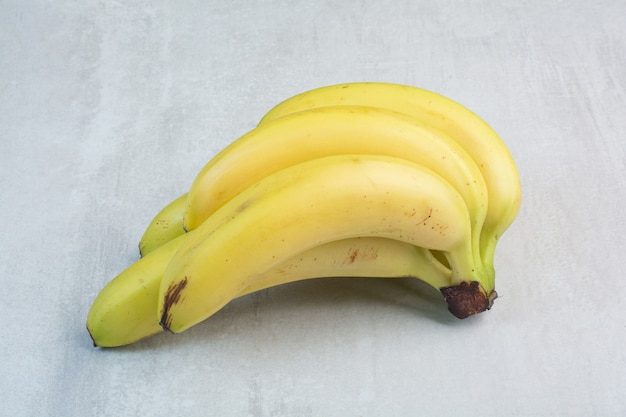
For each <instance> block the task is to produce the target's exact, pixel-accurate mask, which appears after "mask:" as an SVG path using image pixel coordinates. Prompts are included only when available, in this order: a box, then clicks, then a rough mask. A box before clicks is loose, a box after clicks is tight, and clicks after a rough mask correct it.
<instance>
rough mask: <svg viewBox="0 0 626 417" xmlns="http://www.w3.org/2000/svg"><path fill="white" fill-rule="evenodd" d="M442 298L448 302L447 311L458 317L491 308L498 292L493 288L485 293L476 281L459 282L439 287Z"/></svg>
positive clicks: (461, 317) (462, 317) (464, 316)
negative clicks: (488, 292)
mask: <svg viewBox="0 0 626 417" xmlns="http://www.w3.org/2000/svg"><path fill="white" fill-rule="evenodd" d="M439 291H441V294H443V298H444V299H445V300H446V303H448V311H450V313H452V314H454V315H455V316H456V317H458V318H460V319H464V318H467V317H469V316H473V315H474V314H478V313H482V312H483V311H485V310H489V309H491V306H492V305H493V300H495V299H496V298H497V297H498V293H497V292H496V291H495V290H493V291H492V292H491V293H490V294H487V293H486V292H485V290H484V288H483V287H482V285H480V283H479V282H478V281H471V282H469V283H468V282H465V281H464V282H461V283H460V284H459V285H452V286H450V287H443V288H440V289H439Z"/></svg>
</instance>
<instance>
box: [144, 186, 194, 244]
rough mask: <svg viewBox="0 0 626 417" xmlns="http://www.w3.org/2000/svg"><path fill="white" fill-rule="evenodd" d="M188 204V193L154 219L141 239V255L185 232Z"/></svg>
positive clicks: (174, 201) (166, 207)
mask: <svg viewBox="0 0 626 417" xmlns="http://www.w3.org/2000/svg"><path fill="white" fill-rule="evenodd" d="M186 204H187V193H185V194H183V195H181V196H180V197H178V198H176V199H175V200H173V201H172V202H171V203H169V204H168V205H167V206H165V207H164V208H163V209H162V210H161V211H160V212H159V213H158V214H157V215H156V216H155V217H154V219H152V221H151V222H150V224H149V225H148V227H147V228H146V231H145V232H144V234H143V236H142V237H141V240H140V241H139V254H140V255H141V256H146V255H147V254H148V253H150V252H152V251H153V250H155V249H156V248H158V247H159V246H161V245H163V244H165V243H167V242H169V241H170V240H173V239H175V238H177V237H178V236H180V235H182V234H183V233H185V229H184V228H183V216H184V214H185V206H186Z"/></svg>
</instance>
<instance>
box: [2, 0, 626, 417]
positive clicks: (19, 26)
mask: <svg viewBox="0 0 626 417" xmlns="http://www.w3.org/2000/svg"><path fill="white" fill-rule="evenodd" d="M624 16H626V2H624V1H623V0H612V1H611V0H601V1H594V2H589V1H569V2H568V1H557V0H541V1H534V2H533V1H515V2H514V1H510V2H507V1H504V2H503V1H499V0H498V1H496V0H489V1H488V0H482V1H444V0H437V1H423V0H422V1H415V0H390V1H369V0H366V1H344V2H338V1H336V2H331V1H318V2H315V1H289V0H281V1H278V0H277V1H265V2H261V1H248V0H246V1H244V0H234V1H181V2H166V1H155V2H152V1H133V2H121V1H83V0H80V1H78V0H76V1H57V2H51V1H21V0H20V1H10V0H2V1H0V146H1V148H0V230H1V231H2V236H3V238H2V242H1V243H0V245H2V246H1V248H0V249H1V250H0V280H1V285H2V290H1V291H0V317H2V326H1V329H2V330H0V332H1V333H0V335H1V342H0V349H1V355H0V357H1V358H2V360H1V361H0V403H2V408H1V409H0V414H3V415H10V416H14V417H17V416H26V415H39V416H45V415H54V416H57V415H59V416H87V415H111V416H118V417H120V416H142V415H146V416H173V415H185V416H205V415H214V416H230V415H237V416H255V417H257V416H394V415H397V416H409V415H410V416H416V415H427V416H445V415H451V416H531V415H532V416H544V415H545V416H589V415H597V416H618V415H622V416H623V415H626V399H625V398H626V397H625V396H624V394H623V393H624V392H626V349H625V348H624V345H625V343H626V315H625V313H626V307H625V306H624V300H625V299H626V277H625V276H624V271H625V270H626V262H625V258H626V255H625V253H626V243H625V238H624V229H625V221H624V207H625V204H626V174H625V166H624V165H625V160H626V150H625V146H626V145H625V144H624V143H625V140H624V136H625V132H626V112H625V108H626V29H625V28H624ZM362 80H376V81H390V82H398V83H406V84H411V85H416V86H420V87H423V88H427V89H430V90H434V91H437V92H439V93H442V94H445V95H447V96H449V97H451V98H453V99H455V100H458V101H460V102H461V103H463V104H465V105H466V106H468V107H469V108H471V109H472V110H474V111H475V112H477V113H478V114H480V115H481V116H482V117H483V118H485V119H486V120H487V121H488V122H489V123H490V124H491V125H492V126H493V127H494V128H495V129H496V130H497V131H498V132H499V133H500V134H501V136H502V137H503V139H504V140H505V141H506V143H507V144H508V145H509V147H510V149H511V152H512V153H513V155H514V157H515V158H516V160H517V163H518V165H519V169H520V173H521V176H522V182H523V187H524V188H523V189H524V198H523V205H522V208H521V211H520V214H519V217H518V218H517V221H516V222H515V223H514V225H513V226H512V227H511V228H510V229H509V231H508V232H507V233H506V234H505V236H504V237H503V238H502V240H501V243H500V245H499V248H498V251H497V258H496V266H497V271H498V276H497V289H498V292H499V293H500V294H501V297H500V299H498V300H497V302H496V304H495V306H494V308H493V310H492V311H490V312H488V313H486V314H483V315H480V316H478V317H474V318H471V319H468V320H465V321H459V320H456V319H454V318H452V317H451V316H450V315H449V314H448V313H447V312H446V311H445V307H444V306H443V305H442V304H441V302H440V301H439V300H438V299H437V298H436V297H433V295H432V293H430V292H428V291H425V290H424V288H423V287H420V286H419V285H417V284H415V283H413V282H411V281H409V280H399V281H384V280H349V279H344V280H340V279H330V280H318V281H311V282H303V283H297V284H294V285H288V286H285V287H280V288H275V289H271V290H268V291H264V292H262V293H259V294H254V295H251V296H249V297H246V298H243V299H239V300H236V301H235V302H233V303H231V304H230V305H228V306H227V307H226V308H225V309H224V310H222V311H221V312H219V313H218V314H217V315H215V316H214V317H212V318H211V319H210V320H208V321H206V322H204V323H202V324H201V325H199V326H196V327H194V328H193V329H191V330H189V331H188V332H186V333H184V334H182V335H178V336H173V335H166V334H163V335H160V336H158V337H154V338H152V339H149V340H146V341H144V342H141V343H138V344H136V345H132V346H129V347H127V348H121V349H114V350H101V349H96V348H94V347H92V346H91V341H90V339H89V336H88V334H87V332H86V330H85V319H86V315H87V311H88V309H89V306H90V304H91V302H92V300H93V298H94V297H95V296H96V294H97V293H98V291H99V290H100V289H101V288H102V287H103V286H104V284H105V283H106V282H107V281H108V280H110V279H111V278H113V277H114V276H115V275H116V274H117V273H119V272H120V271H121V270H122V269H123V268H125V267H126V266H128V265H129V264H130V263H131V262H133V261H135V260H136V259H137V255H138V254H137V247H136V245H137V242H138V240H139V238H140V236H141V234H142V232H143V230H144V227H145V226H146V225H147V223H148V222H149V220H150V219H151V218H152V216H153V215H154V214H156V212H157V211H158V210H159V209H160V208H161V207H162V206H163V205H164V204H166V203H167V202H168V201H169V200H170V199H172V198H174V197H176V196H177V195H178V194H179V193H182V192H183V191H185V190H186V188H187V187H188V186H189V185H190V183H191V181H192V180H193V177H194V176H195V174H196V173H197V172H198V170H199V169H200V168H201V167H202V166H203V165H204V163H205V162H206V161H207V160H208V159H209V158H211V156H212V155H214V154H215V153H216V152H218V151H219V150H220V149H221V148H223V147H224V146H225V145H226V144H228V143H229V142H230V141H232V140H233V139H235V138H237V137H238V136H239V135H241V134H243V133H244V132H246V131H247V130H249V129H251V128H252V127H253V126H254V125H255V124H256V122H258V120H259V119H260V118H261V116H262V115H263V114H264V113H265V112H266V111H267V110H269V108H270V107H272V106H273V105H274V104H276V103H278V102H279V101H281V100H283V99H285V98H287V97H289V96H291V95H293V94H296V93H298V92H301V91H304V90H306V89H309V88H314V87H319V86H322V85H326V84H332V83H339V82H348V81H362Z"/></svg>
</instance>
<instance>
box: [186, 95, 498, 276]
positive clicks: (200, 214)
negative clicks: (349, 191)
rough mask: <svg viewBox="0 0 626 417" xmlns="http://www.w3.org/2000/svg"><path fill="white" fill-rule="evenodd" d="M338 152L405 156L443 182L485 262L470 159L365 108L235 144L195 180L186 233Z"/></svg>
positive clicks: (265, 131) (481, 188)
mask: <svg viewBox="0 0 626 417" xmlns="http://www.w3.org/2000/svg"><path fill="white" fill-rule="evenodd" d="M341 154H368V155H388V156H394V157H399V158H404V159H407V160H410V161H414V162H416V163H418V164H421V165H423V166H424V167H426V168H429V169H431V170H433V171H434V172H436V173H437V174H439V175H440V176H442V177H443V178H444V179H445V180H447V181H448V182H449V183H450V184H452V185H453V186H454V187H455V188H456V189H457V190H458V191H459V193H460V194H461V196H462V198H463V200H464V201H465V203H466V204H467V206H468V210H469V213H470V220H471V222H472V224H471V227H472V244H473V253H474V254H475V256H476V260H475V264H476V265H480V264H481V263H482V260H481V258H480V249H479V245H480V233H481V229H482V225H483V222H484V219H485V215H486V212H487V207H488V197H487V188H486V185H485V183H484V179H483V177H482V175H481V173H480V170H479V168H478V166H476V164H475V163H474V161H473V159H472V158H471V157H470V156H469V154H468V153H467V152H466V151H465V150H464V149H463V148H462V147H461V146H460V145H459V144H458V143H457V142H456V141H454V140H453V139H451V138H449V137H447V136H446V135H445V134H443V133H442V132H440V131H438V130H434V129H431V128H429V127H427V126H425V125H423V124H420V123H419V122H417V121H416V120H415V119H414V118H412V117H410V116H407V115H404V114H401V113H397V112H393V111H389V110H385V109H377V108H370V107H362V106H335V107H326V108H322V109H313V110H310V111H303V112H299V113H296V114H291V115H288V116H285V117H282V118H280V119H278V120H275V121H273V122H268V123H265V124H264V125H263V126H261V127H258V128H256V129H253V130H252V131H250V132H248V133H247V134H245V135H244V136H242V137H241V138H239V139H238V140H236V141H234V142H233V143H232V144H231V145H229V146H228V147H226V148H225V149H224V150H223V151H222V152H220V153H219V154H218V155H217V156H215V157H214V158H213V159H212V160H211V161H209V163H207V164H206V165H205V166H204V168H203V169H202V170H201V171H200V173H199V174H198V175H197V176H196V178H195V180H194V182H193V184H192V186H191V189H190V190H189V193H188V199H187V208H186V213H185V217H184V224H185V228H186V229H187V230H193V229H195V228H197V227H198V226H199V225H200V224H201V223H202V222H203V221H204V220H205V219H206V218H207V217H209V216H210V215H211V214H212V213H213V212H215V210H217V209H218V208H219V207H221V206H222V205H223V204H224V203H226V202H227V201H229V200H230V199H232V198H233V197H234V196H236V195H237V194H238V193H240V192H241V191H242V190H244V189H245V188H247V187H249V186H250V185H252V184H254V183H255V182H257V181H259V180H261V179H262V178H264V177H266V176H268V175H270V174H272V173H274V172H276V171H279V170H280V169H282V168H286V167H288V166H291V165H295V164H297V163H299V162H304V161H307V160H310V159H315V158H318V157H323V156H329V155H341ZM489 279H491V280H493V277H490V278H489ZM492 285H493V284H492Z"/></svg>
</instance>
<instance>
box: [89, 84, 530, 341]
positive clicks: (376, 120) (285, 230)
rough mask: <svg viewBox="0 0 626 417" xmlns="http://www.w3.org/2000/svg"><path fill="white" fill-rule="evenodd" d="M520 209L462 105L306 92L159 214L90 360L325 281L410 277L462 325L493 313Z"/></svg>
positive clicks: (100, 314) (352, 91)
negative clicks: (438, 297)
mask: <svg viewBox="0 0 626 417" xmlns="http://www.w3.org/2000/svg"><path fill="white" fill-rule="evenodd" d="M520 200H521V187H520V180H519V175H518V172H517V168H516V166H515V163H514V161H513V158H512V157H511V154H510V153H509V151H508V149H507V147H506V146H505V144H504V143H503V142H502V140H501V139H500V138H499V137H498V135H497V134H496V133H495V132H494V131H493V130H492V129H491V128H490V127H489V126H488V125H487V124H486V123H485V122H484V121H483V120H482V119H481V118H479V117H478V116H477V115H475V114H474V113H472V112H471V111H470V110H468V109H467V108H465V107H463V106H462V105H460V104H458V103H456V102H454V101H452V100H450V99H448V98H446V97H443V96H441V95H439V94H436V93H433V92H430V91H426V90H423V89H419V88H416V87H410V86H405V85H399V84H388V83H351V84H343V85H332V86H327V87H322V88H318V89H315V90H311V91H308V92H304V93H302V94H299V95H296V96H294V97H292V98H289V99H287V100H285V101H283V102H282V103H280V104H278V105H277V106H276V107H274V108H273V109H272V110H270V111H269V113H267V114H266V115H265V116H264V117H263V118H262V120H261V122H260V123H259V124H258V126H257V127H255V128H254V129H252V130H251V131H249V132H248V133H246V134H244V135H243V136H242V137H240V138H238V139H237V140H235V141H234V142H233V143H231V144H230V145H229V146H228V147H226V148H225V149H224V150H223V151H221V152H220V153H219V154H217V155H216V156H215V157H214V158H213V159H211V160H210V161H209V162H208V163H207V165H206V166H205V167H204V168H203V169H202V170H201V171H200V172H199V174H198V175H197V177H196V178H195V180H194V182H193V183H192V186H191V188H190V189H189V191H188V192H187V193H186V194H183V195H181V196H180V197H179V198H177V199H176V200H174V201H172V202H171V203H170V204H168V205H167V206H166V207H165V208H163V210H162V211H161V212H160V213H158V214H157V215H156V217H155V218H154V220H153V221H152V222H151V223H150V225H149V226H148V228H147V230H146V232H145V234H144V235H143V237H142V239H141V242H140V245H139V247H140V252H141V255H142V257H141V259H139V260H138V261H137V262H136V263H134V264H133V265H131V266H130V267H128V268H127V269H126V270H124V271H123V272H122V273H121V274H120V275H118V276H117V277H115V278H114V279H113V280H112V281H111V282H110V283H109V284H108V285H106V287H105V288H104V289H103V290H102V291H101V292H100V294H99V295H98V296H97V298H96V299H95V301H94V303H93V305H92V307H91V310H90V311H89V315H88V319H87V328H88V330H89V333H90V335H91V337H92V339H93V341H94V344H95V345H97V346H109V347H111V346H121V345H125V344H129V343H133V342H135V341H138V340H140V339H143V338H145V337H148V336H151V335H154V334H156V333H159V332H160V331H162V330H163V329H166V330H169V331H171V332H173V333H178V332H182V331H184V330H185V329H187V328H189V327H191V326H193V325H195V324H197V323H199V322H201V321H203V320H205V319H206V318H208V317H210V316H211V315H212V314H214V313H215V312H217V311H218V310H220V309H221V308H222V307H224V306H225V305H226V304H227V303H229V302H230V301H231V300H233V299H235V298H237V297H240V296H242V295H245V294H249V293H252V292H254V291H259V290H261V289H264V288H268V287H272V286H275V285H280V284H283V283H287V282H293V281H297V280H303V279H308V278H319V277H381V278H385V277H415V278H418V279H421V280H423V281H425V282H427V283H428V284H430V285H432V286H433V287H435V288H437V289H438V290H440V291H441V293H442V295H443V297H444V299H445V300H446V302H447V303H448V307H449V310H450V312H451V313H452V314H454V315H455V316H457V317H459V318H465V317H467V316H470V315H473V314H476V313H480V312H482V311H485V310H487V309H489V308H490V307H491V305H492V303H493V300H494V299H495V298H496V292H495V290H494V275H495V272H494V264H493V261H494V251H495V247H496V243H497V241H498V238H499V237H500V236H501V235H502V233H503V232H504V231H505V230H506V228H507V227H508V226H509V225H510V224H511V223H512V221H513V219H514V218H515V216H516V215H517V212H518V210H519V206H520Z"/></svg>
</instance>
